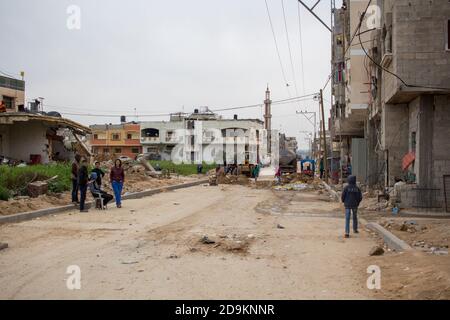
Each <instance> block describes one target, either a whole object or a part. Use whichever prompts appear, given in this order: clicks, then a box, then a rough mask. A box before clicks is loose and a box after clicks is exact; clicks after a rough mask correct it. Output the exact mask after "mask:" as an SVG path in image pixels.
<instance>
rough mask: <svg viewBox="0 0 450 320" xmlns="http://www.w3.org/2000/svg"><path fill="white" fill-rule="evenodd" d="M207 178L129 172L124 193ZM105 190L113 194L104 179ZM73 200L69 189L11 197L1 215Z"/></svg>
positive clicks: (2, 204) (1, 204)
mask: <svg viewBox="0 0 450 320" xmlns="http://www.w3.org/2000/svg"><path fill="white" fill-rule="evenodd" d="M200 178H201V179H205V178H206V177H205V176H196V175H195V176H190V177H183V176H173V177H171V178H170V179H155V178H151V177H147V176H144V175H143V174H140V173H136V174H127V176H126V182H125V185H124V190H123V193H124V194H125V193H127V192H138V191H144V190H148V189H155V188H160V187H165V186H169V185H174V184H181V183H185V182H189V181H193V180H196V179H200ZM103 190H105V191H106V192H108V193H110V194H113V191H112V189H111V186H110V185H109V183H108V182H107V181H106V180H104V183H103ZM92 199H93V197H92V195H91V193H90V192H88V193H87V200H88V201H89V200H92ZM71 202H72V197H71V192H70V191H67V192H64V193H61V194H48V195H42V196H39V197H38V198H28V197H27V198H25V199H23V198H19V199H10V200H9V201H1V200H0V215H11V214H16V213H22V212H29V211H34V210H39V209H45V208H52V207H59V206H64V205H68V204H70V203H71Z"/></svg>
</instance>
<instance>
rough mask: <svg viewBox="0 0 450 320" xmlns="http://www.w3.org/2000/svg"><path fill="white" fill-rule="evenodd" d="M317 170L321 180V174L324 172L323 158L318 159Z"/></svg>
mask: <svg viewBox="0 0 450 320" xmlns="http://www.w3.org/2000/svg"><path fill="white" fill-rule="evenodd" d="M319 170H320V179H323V173H324V171H325V167H324V163H323V157H322V158H320V164H319Z"/></svg>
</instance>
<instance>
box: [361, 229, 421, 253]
mask: <svg viewBox="0 0 450 320" xmlns="http://www.w3.org/2000/svg"><path fill="white" fill-rule="evenodd" d="M366 227H367V228H368V229H370V230H372V231H375V232H376V233H378V235H380V236H381V237H382V238H383V240H384V242H385V243H386V245H387V246H388V247H389V248H391V249H393V250H395V251H410V250H413V248H411V247H410V246H409V244H407V243H406V242H405V241H403V240H401V239H399V238H397V237H396V236H395V235H394V234H392V233H391V232H389V231H387V230H386V229H385V228H383V227H382V226H380V225H379V224H378V223H375V222H370V223H368V224H366Z"/></svg>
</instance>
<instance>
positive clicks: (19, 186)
mask: <svg viewBox="0 0 450 320" xmlns="http://www.w3.org/2000/svg"><path fill="white" fill-rule="evenodd" d="M150 163H151V164H152V165H153V166H154V167H155V166H156V164H157V163H159V166H160V168H161V169H162V170H168V171H169V172H175V173H177V174H179V175H182V176H188V175H191V174H196V173H197V165H196V164H180V165H176V164H174V163H173V162H171V161H150ZM70 166H71V165H70V163H58V164H50V165H36V166H26V167H9V166H0V200H8V199H9V198H11V197H13V196H15V195H27V185H28V183H30V182H32V181H39V180H40V181H42V180H47V179H50V178H52V177H54V176H58V178H56V179H55V180H52V181H50V182H49V185H48V189H49V191H50V192H53V193H60V192H64V191H68V190H70V189H71V188H72V181H71V178H70ZM214 168H215V165H207V164H203V173H206V172H208V171H209V170H211V169H214ZM89 171H90V170H89Z"/></svg>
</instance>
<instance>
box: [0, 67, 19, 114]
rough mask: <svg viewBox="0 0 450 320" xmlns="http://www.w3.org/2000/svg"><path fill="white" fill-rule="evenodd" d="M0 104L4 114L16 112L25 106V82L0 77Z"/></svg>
mask: <svg viewBox="0 0 450 320" xmlns="http://www.w3.org/2000/svg"><path fill="white" fill-rule="evenodd" d="M0 104H2V105H3V106H4V109H3V108H2V109H3V110H4V111H6V112H18V111H20V110H21V109H22V108H23V107H24V106H25V81H23V80H18V79H14V78H10V77H5V76H2V75H0Z"/></svg>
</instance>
